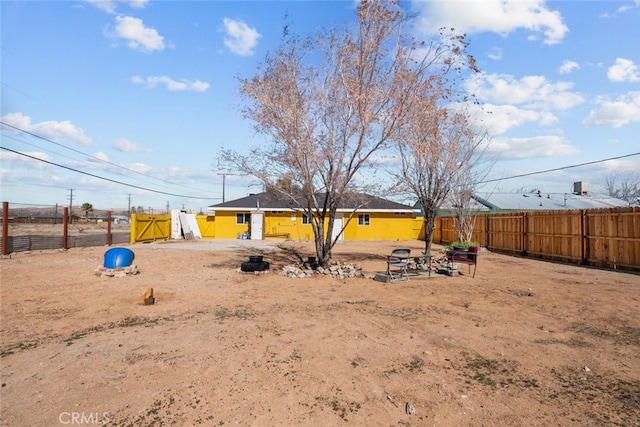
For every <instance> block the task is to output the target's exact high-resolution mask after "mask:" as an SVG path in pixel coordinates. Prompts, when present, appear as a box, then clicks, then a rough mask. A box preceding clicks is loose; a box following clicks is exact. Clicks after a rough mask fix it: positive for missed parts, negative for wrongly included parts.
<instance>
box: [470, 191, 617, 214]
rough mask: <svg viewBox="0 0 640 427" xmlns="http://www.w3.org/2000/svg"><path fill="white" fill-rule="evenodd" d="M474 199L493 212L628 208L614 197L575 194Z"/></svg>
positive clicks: (487, 195) (479, 196)
mask: <svg viewBox="0 0 640 427" xmlns="http://www.w3.org/2000/svg"><path fill="white" fill-rule="evenodd" d="M473 198H474V199H476V200H477V201H478V202H480V203H482V204H483V205H485V206H487V207H488V208H489V209H491V210H512V211H514V210H515V211H528V210H562V209H596V208H612V207H626V206H629V203H628V202H627V201H625V200H621V199H616V198H614V197H609V196H604V195H595V194H587V195H581V194H574V193H542V192H537V193H474V195H473Z"/></svg>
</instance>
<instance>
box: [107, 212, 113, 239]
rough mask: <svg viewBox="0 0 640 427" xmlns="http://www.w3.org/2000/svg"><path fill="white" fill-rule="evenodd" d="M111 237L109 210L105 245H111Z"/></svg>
mask: <svg viewBox="0 0 640 427" xmlns="http://www.w3.org/2000/svg"><path fill="white" fill-rule="evenodd" d="M112 243H113V237H112V236H111V211H107V246H111V244H112Z"/></svg>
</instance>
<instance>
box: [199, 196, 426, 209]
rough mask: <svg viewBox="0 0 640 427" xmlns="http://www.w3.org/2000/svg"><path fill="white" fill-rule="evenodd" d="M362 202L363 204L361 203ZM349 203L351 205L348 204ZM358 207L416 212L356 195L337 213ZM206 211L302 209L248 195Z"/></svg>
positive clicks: (372, 197) (400, 204) (397, 204)
mask: <svg viewBox="0 0 640 427" xmlns="http://www.w3.org/2000/svg"><path fill="white" fill-rule="evenodd" d="M362 201H364V202H362ZM349 202H351V203H349ZM358 205H362V206H360V207H358V209H357V210H360V211H366V212H411V213H413V212H416V209H414V208H413V207H411V206H408V205H404V204H402V203H397V202H393V201H391V200H386V199H382V198H380V197H375V196H371V195H366V194H362V195H358V200H357V203H356V201H355V198H352V199H347V200H346V202H345V203H343V204H342V206H339V207H338V209H337V212H353V211H354V209H356V207H357V206H358ZM207 210H208V211H238V210H244V211H246V210H263V211H289V212H292V211H296V212H297V211H300V210H302V208H300V207H299V206H296V204H295V203H294V202H293V201H283V200H281V199H279V198H278V197H277V196H276V195H274V194H273V193H268V192H264V193H258V194H250V195H249V196H246V197H243V198H240V199H236V200H231V201H229V202H225V203H219V204H216V205H211V206H208V207H207Z"/></svg>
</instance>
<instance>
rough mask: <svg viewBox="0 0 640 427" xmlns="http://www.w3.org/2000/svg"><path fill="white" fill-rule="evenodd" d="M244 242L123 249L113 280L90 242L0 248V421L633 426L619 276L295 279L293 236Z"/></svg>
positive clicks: (565, 269) (634, 384) (367, 258)
mask: <svg viewBox="0 0 640 427" xmlns="http://www.w3.org/2000/svg"><path fill="white" fill-rule="evenodd" d="M257 243H258V242H251V241H244V242H243V243H242V244H243V245H245V246H244V247H243V246H241V243H240V241H238V244H237V245H236V246H228V247H226V248H225V247H223V246H217V245H215V244H212V243H211V242H197V243H196V244H194V243H189V244H186V243H185V244H183V243H166V244H150V245H145V244H138V245H134V246H129V247H130V248H131V249H132V250H133V251H134V253H135V256H136V258H135V261H134V263H135V264H136V265H137V266H138V267H139V270H140V274H138V275H127V276H124V277H99V276H97V275H95V274H94V271H95V269H96V268H97V267H99V266H102V264H103V260H104V253H105V251H106V249H108V248H107V247H93V248H77V249H71V250H68V251H57V250H54V251H43V252H37V253H36V252H33V253H18V254H14V255H12V256H11V257H10V258H9V257H5V258H4V259H2V260H0V267H1V274H2V276H1V279H2V285H1V301H2V304H1V309H2V310H1V315H2V317H1V319H2V324H1V331H0V332H1V339H2V342H1V347H0V356H1V357H0V362H1V364H2V366H1V367H2V374H1V375H2V377H1V384H2V387H1V389H0V390H1V404H2V408H1V415H0V424H2V425H5V426H54V425H72V424H75V425H80V424H83V425H89V424H94V425H97V424H101V425H110V426H163V425H164V426H193V425H206V426H218V425H219V426H221V425H243V426H246V425H254V426H294V425H295V426H298V425H322V426H326V425H332V426H341V425H347V424H351V425H366V426H396V425H401V426H409V425H411V426H640V358H639V357H638V355H639V354H640V276H638V275H636V274H630V273H624V272H616V271H603V270H598V269H591V268H584V267H579V266H572V265H562V264H557V263H551V262H544V261H535V260H528V259H522V258H518V257H511V256H506V255H500V254H493V253H488V252H484V253H482V255H481V258H480V261H479V266H478V272H477V274H476V277H475V278H472V277H470V275H468V274H465V275H462V276H459V277H449V276H444V275H438V274H434V275H433V277H431V278H428V277H426V276H415V277H411V279H410V280H409V281H403V282H397V283H381V282H378V281H374V280H372V279H370V278H369V279H367V278H362V277H360V278H351V279H346V280H338V279H331V278H327V277H325V276H316V277H313V278H305V279H295V278H286V277H283V276H281V275H280V274H279V272H280V271H281V267H282V266H284V265H287V264H290V263H292V262H293V261H296V259H297V255H301V256H303V257H305V259H306V257H307V256H309V255H313V250H312V244H311V243H298V242H286V243H283V244H282V245H281V246H279V247H275V246H274V247H268V246H261V247H255V245H257ZM185 245H186V246H185ZM404 246H408V247H410V248H412V250H414V251H415V253H419V252H420V249H421V248H422V246H423V243H422V242H414V241H412V242H349V243H341V244H339V245H338V246H337V247H336V248H335V250H334V253H333V255H334V259H337V260H342V261H344V262H355V263H360V264H361V266H362V267H363V270H364V271H365V272H367V273H375V272H382V271H384V269H385V266H386V263H385V259H386V258H385V256H386V255H387V254H389V253H390V252H391V249H393V248H394V247H404ZM186 248H192V249H191V250H185V249H186ZM436 248H439V247H436ZM198 249H200V250H198ZM257 254H263V255H264V256H265V260H266V261H269V262H270V263H271V271H270V273H268V274H261V275H255V274H250V273H240V272H238V271H237V270H238V267H239V266H240V263H241V262H243V261H246V260H247V258H248V256H249V255H257ZM461 271H462V272H463V273H466V272H467V268H466V267H462V268H461ZM149 286H151V287H153V288H154V290H155V296H156V304H155V305H151V306H145V305H143V304H142V296H143V293H144V291H145V289H146V288H147V287H149ZM407 403H410V405H411V407H412V408H413V409H414V410H413V411H409V412H413V413H411V414H408V413H407V410H406V409H407V408H406V407H407Z"/></svg>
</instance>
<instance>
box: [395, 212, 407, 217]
mask: <svg viewBox="0 0 640 427" xmlns="http://www.w3.org/2000/svg"><path fill="white" fill-rule="evenodd" d="M394 214H395V215H398V216H400V215H406V212H394Z"/></svg>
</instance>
